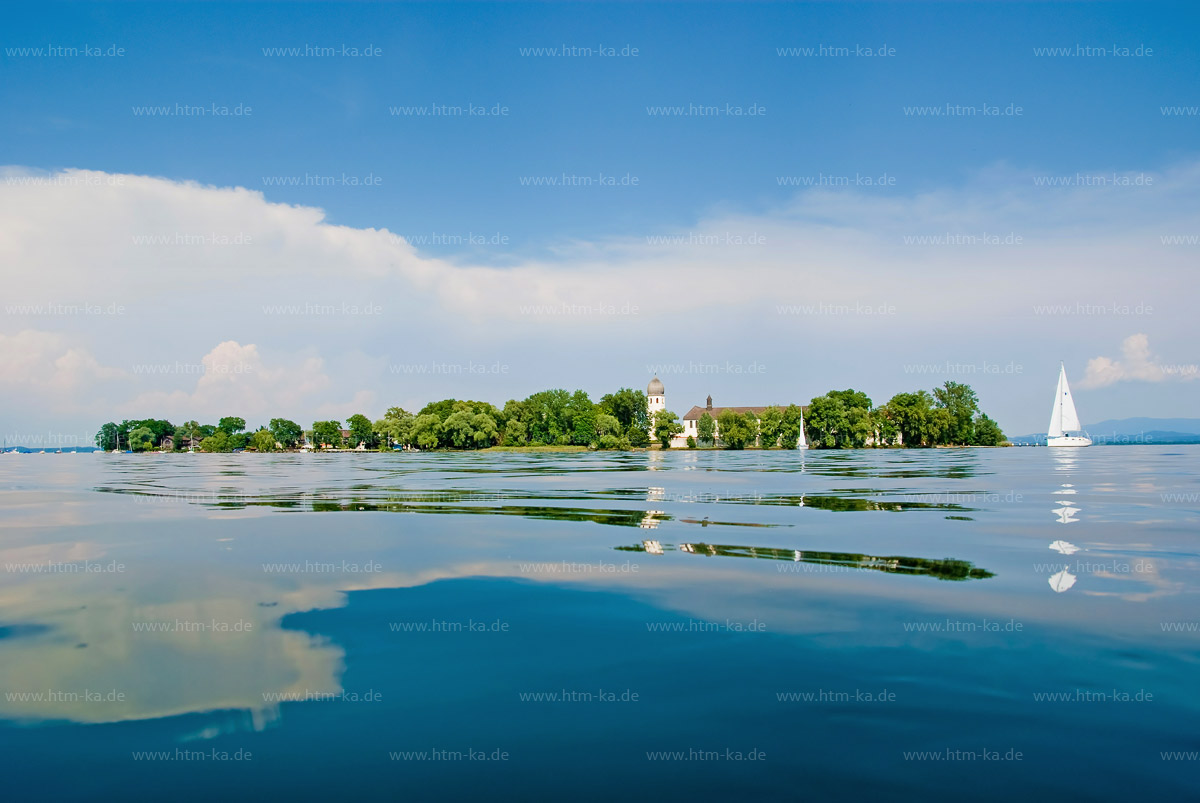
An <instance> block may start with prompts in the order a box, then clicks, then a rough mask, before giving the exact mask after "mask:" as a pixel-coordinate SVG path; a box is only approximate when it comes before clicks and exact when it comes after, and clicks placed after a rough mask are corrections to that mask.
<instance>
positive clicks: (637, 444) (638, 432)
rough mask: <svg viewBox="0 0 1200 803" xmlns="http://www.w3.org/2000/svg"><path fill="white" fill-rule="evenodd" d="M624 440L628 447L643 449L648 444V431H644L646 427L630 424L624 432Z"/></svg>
mask: <svg viewBox="0 0 1200 803" xmlns="http://www.w3.org/2000/svg"><path fill="white" fill-rule="evenodd" d="M624 441H625V442H627V443H628V444H629V445H630V447H633V448H637V449H645V448H646V447H647V446H649V445H650V433H649V432H647V431H646V427H639V426H632V427H630V428H629V429H628V430H627V431H626V432H625V437H624Z"/></svg>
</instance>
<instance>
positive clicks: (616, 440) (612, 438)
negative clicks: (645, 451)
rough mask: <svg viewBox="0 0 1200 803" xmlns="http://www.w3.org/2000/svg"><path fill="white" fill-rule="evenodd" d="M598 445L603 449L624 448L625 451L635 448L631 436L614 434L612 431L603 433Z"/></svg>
mask: <svg viewBox="0 0 1200 803" xmlns="http://www.w3.org/2000/svg"><path fill="white" fill-rule="evenodd" d="M596 445H597V447H599V448H601V449H622V450H625V451H629V450H630V449H632V448H633V444H631V443H630V442H629V438H626V437H625V436H624V435H613V434H611V433H606V434H604V435H601V436H600V440H599V441H597V443H596Z"/></svg>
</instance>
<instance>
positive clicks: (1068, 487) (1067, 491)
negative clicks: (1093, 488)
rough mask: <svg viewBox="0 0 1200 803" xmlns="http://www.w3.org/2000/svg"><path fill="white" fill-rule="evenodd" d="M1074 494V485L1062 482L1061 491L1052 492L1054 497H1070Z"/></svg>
mask: <svg viewBox="0 0 1200 803" xmlns="http://www.w3.org/2000/svg"><path fill="white" fill-rule="evenodd" d="M1074 493H1076V491H1075V486H1074V485H1072V484H1071V483H1069V482H1064V483H1063V484H1062V490H1061V491H1055V492H1054V495H1055V496H1070V495H1072V494H1074Z"/></svg>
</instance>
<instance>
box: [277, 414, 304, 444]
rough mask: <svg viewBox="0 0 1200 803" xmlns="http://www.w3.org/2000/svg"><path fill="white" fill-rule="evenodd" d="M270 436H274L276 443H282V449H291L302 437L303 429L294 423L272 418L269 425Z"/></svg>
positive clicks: (284, 419)
mask: <svg viewBox="0 0 1200 803" xmlns="http://www.w3.org/2000/svg"><path fill="white" fill-rule="evenodd" d="M269 428H270V430H271V434H272V435H274V436H275V440H276V441H277V442H278V443H282V444H283V446H284V448H287V449H293V448H295V447H296V445H297V444H298V443H300V439H301V438H302V437H304V429H303V428H302V427H301V426H300V425H299V424H297V423H296V422H295V421H289V420H288V419H286V418H272V419H271V423H270V425H269Z"/></svg>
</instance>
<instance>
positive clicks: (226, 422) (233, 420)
mask: <svg viewBox="0 0 1200 803" xmlns="http://www.w3.org/2000/svg"><path fill="white" fill-rule="evenodd" d="M245 428H246V419H244V418H238V417H236V416H226V417H225V418H222V419H221V420H220V421H218V422H217V429H219V430H221V431H222V432H224V433H225V434H226V435H236V434H237V433H239V432H241V431H242V430H244V429H245Z"/></svg>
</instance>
